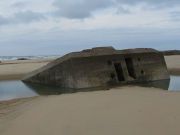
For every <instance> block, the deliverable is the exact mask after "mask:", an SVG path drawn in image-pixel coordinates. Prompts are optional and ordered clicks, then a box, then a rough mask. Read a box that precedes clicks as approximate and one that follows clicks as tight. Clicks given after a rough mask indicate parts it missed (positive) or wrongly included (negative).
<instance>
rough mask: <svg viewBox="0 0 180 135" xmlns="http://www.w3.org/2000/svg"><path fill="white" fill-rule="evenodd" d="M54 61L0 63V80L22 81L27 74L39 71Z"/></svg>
mask: <svg viewBox="0 0 180 135" xmlns="http://www.w3.org/2000/svg"><path fill="white" fill-rule="evenodd" d="M52 60H53V59H44V60H40V59H39V60H22V61H20V60H19V61H18V60H14V61H7V62H2V63H0V80H15V79H22V78H23V77H24V75H25V74H27V73H28V72H31V71H33V70H35V69H38V68H40V67H42V66H44V65H46V64H47V63H49V62H51V61H52Z"/></svg>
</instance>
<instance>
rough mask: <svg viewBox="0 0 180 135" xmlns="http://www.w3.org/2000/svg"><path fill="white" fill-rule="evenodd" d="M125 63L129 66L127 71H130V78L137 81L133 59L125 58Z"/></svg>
mask: <svg viewBox="0 0 180 135" xmlns="http://www.w3.org/2000/svg"><path fill="white" fill-rule="evenodd" d="M125 62H126V65H127V70H128V74H129V76H130V77H132V78H134V79H136V74H135V70H134V66H133V61H132V58H125Z"/></svg>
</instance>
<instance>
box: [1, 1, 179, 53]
mask: <svg viewBox="0 0 180 135" xmlns="http://www.w3.org/2000/svg"><path fill="white" fill-rule="evenodd" d="M95 46H114V47H115V48H117V49H123V48H139V47H141V48H142V47H145V48H147V47H153V48H156V49H160V50H165V49H180V0H0V55H1V56H3V55H49V54H60V55H61V54H65V53H67V52H71V51H77V50H81V49H85V48H91V47H95Z"/></svg>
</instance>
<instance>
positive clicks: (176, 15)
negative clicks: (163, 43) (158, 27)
mask: <svg viewBox="0 0 180 135" xmlns="http://www.w3.org/2000/svg"><path fill="white" fill-rule="evenodd" d="M169 15H170V18H171V20H173V21H180V11H178V12H170V13H169Z"/></svg>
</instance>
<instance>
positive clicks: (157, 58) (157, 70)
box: [24, 50, 169, 89]
mask: <svg viewBox="0 0 180 135" xmlns="http://www.w3.org/2000/svg"><path fill="white" fill-rule="evenodd" d="M111 51H112V52H114V50H111ZM85 52H89V50H86V51H85ZM108 53H109V52H108ZM85 54H86V53H85ZM56 62H58V60H56ZM54 63H55V62H54ZM48 66H49V68H45V70H43V71H42V72H39V73H37V74H33V76H31V75H30V77H28V78H27V77H26V78H25V80H24V81H26V82H32V83H40V84H47V85H57V86H60V87H62V88H75V89H79V88H94V87H110V86H113V85H118V84H126V83H133V82H144V81H155V80H164V79H169V73H168V71H167V67H166V63H165V60H164V57H163V55H162V53H159V52H149V53H147V52H146V53H127V54H122V53H120V54H118V53H112V54H108V55H95V56H90V57H88V56H87V57H69V59H67V60H66V61H63V62H61V63H59V64H54V66H50V65H48ZM121 68H122V72H120V69H121Z"/></svg>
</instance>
